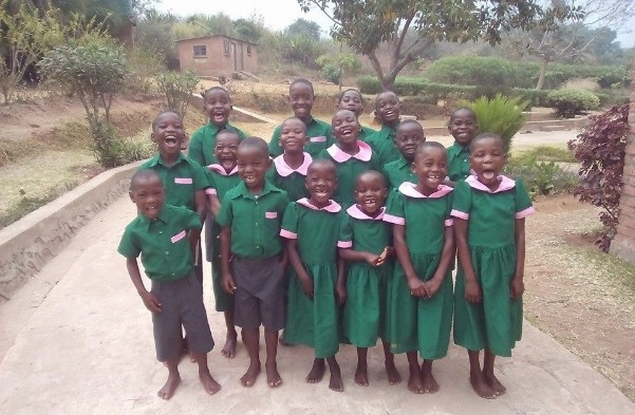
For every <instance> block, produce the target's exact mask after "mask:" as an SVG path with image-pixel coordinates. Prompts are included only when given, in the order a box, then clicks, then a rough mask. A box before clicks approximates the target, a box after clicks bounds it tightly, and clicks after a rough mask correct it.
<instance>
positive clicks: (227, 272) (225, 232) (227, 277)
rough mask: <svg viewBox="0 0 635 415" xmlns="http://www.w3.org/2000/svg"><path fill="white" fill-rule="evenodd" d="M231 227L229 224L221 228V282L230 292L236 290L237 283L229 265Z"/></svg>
mask: <svg viewBox="0 0 635 415" xmlns="http://www.w3.org/2000/svg"><path fill="white" fill-rule="evenodd" d="M231 235H232V232H231V228H230V227H229V226H223V227H221V230H220V268H221V283H222V285H223V289H224V290H225V291H227V292H228V293H230V294H233V293H234V291H236V284H234V277H233V276H232V273H231V267H230V265H229V259H230V258H231V238H232V236H231Z"/></svg>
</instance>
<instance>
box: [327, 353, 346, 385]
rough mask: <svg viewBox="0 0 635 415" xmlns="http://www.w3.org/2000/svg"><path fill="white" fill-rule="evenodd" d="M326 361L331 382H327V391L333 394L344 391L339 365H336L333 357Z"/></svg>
mask: <svg viewBox="0 0 635 415" xmlns="http://www.w3.org/2000/svg"><path fill="white" fill-rule="evenodd" d="M326 361H327V362H328V364H329V370H330V371H331V380H330V381H329V389H331V390H334V391H335V392H342V391H343V390H344V382H343V381H342V374H341V372H340V365H338V364H337V360H336V359H335V355H333V356H331V357H328V358H327V359H326Z"/></svg>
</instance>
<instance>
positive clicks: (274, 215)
mask: <svg viewBox="0 0 635 415" xmlns="http://www.w3.org/2000/svg"><path fill="white" fill-rule="evenodd" d="M277 217H278V212H265V218H267V219H275V218H277Z"/></svg>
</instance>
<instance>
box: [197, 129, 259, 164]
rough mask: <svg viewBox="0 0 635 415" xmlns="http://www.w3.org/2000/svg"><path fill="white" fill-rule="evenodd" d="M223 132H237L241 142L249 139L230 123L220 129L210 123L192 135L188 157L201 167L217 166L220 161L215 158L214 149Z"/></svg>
mask: <svg viewBox="0 0 635 415" xmlns="http://www.w3.org/2000/svg"><path fill="white" fill-rule="evenodd" d="M223 130H229V131H232V132H235V133H236V134H238V137H240V140H241V141H242V140H244V139H245V138H246V137H247V134H245V132H244V131H242V130H241V129H239V128H237V127H234V126H233V125H231V124H229V123H227V124H225V126H223V127H219V126H218V125H216V124H213V123H211V122H208V123H207V124H205V125H203V126H202V127H200V128H199V129H198V130H196V131H195V132H194V134H192V138H191V139H190V144H189V146H188V150H187V155H188V157H190V158H191V159H192V160H194V161H196V162H197V163H198V164H200V165H201V166H209V165H210V164H217V163H218V160H216V156H214V147H216V136H217V135H218V133H219V132H221V131H223Z"/></svg>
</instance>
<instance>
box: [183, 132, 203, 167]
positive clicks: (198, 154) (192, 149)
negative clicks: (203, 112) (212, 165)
mask: <svg viewBox="0 0 635 415" xmlns="http://www.w3.org/2000/svg"><path fill="white" fill-rule="evenodd" d="M204 128H205V127H204V126H203V127H201V128H199V129H198V130H196V131H195V132H194V134H192V138H191V139H190V145H189V146H188V149H187V156H188V157H189V158H191V159H192V160H194V161H195V162H197V163H198V164H200V165H204V164H205V155H204V154H203V134H204V131H203V129H204Z"/></svg>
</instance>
